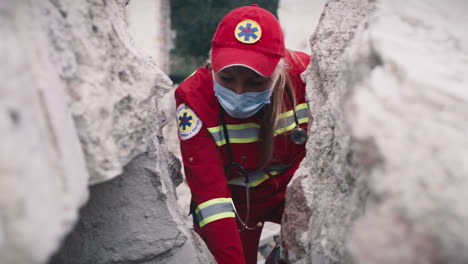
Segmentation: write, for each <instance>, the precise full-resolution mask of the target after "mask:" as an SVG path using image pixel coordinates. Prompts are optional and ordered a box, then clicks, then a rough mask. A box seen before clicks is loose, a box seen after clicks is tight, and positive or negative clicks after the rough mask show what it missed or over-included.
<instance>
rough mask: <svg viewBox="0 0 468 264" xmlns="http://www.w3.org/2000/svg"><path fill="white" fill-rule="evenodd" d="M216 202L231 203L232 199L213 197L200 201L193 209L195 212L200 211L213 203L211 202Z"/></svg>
mask: <svg viewBox="0 0 468 264" xmlns="http://www.w3.org/2000/svg"><path fill="white" fill-rule="evenodd" d="M218 203H231V204H232V199H231V198H215V199H211V200H208V201H206V202H204V203H201V204H200V205H199V206H197V209H195V213H198V212H200V210H201V209H203V208H205V207H207V206H210V205H213V204H218Z"/></svg>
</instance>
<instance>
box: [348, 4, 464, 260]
mask: <svg viewBox="0 0 468 264" xmlns="http://www.w3.org/2000/svg"><path fill="white" fill-rule="evenodd" d="M467 13H468V3H467V2H466V1H460V0H459V1H457V0H450V1H444V2H440V1H436V0H418V1H411V2H404V1H401V0H398V1H392V2H387V1H382V3H380V4H379V7H378V9H377V11H376V13H375V17H374V18H373V19H372V20H371V21H370V23H369V24H370V26H369V28H368V30H367V31H366V32H365V34H362V35H361V36H360V37H359V38H357V39H356V42H355V43H354V45H353V46H352V47H351V49H350V52H349V56H348V60H347V63H346V64H347V66H346V71H345V74H346V75H348V76H354V78H352V79H351V78H348V80H349V82H348V83H347V88H348V89H349V93H348V95H347V96H346V99H345V104H344V107H345V109H346V111H345V112H346V113H347V114H346V116H347V118H346V119H347V120H348V122H349V124H350V127H351V134H352V136H353V138H355V140H356V141H357V142H365V141H372V142H374V149H373V150H370V151H377V152H378V153H380V158H379V160H380V162H377V163H374V165H373V166H371V167H370V168H369V170H368V173H366V174H365V176H366V177H368V182H369V188H370V191H371V192H370V196H369V200H368V202H367V206H366V207H367V209H366V214H365V215H364V216H362V217H361V218H360V219H358V221H357V222H356V223H355V225H354V227H353V228H352V235H351V236H350V238H349V245H350V246H351V247H350V248H351V249H352V251H351V252H352V255H353V257H354V258H355V260H356V262H357V263H363V264H367V263H467V262H468V225H467V223H468V208H467V206H466V202H467V201H468V192H467V190H468V163H467V162H466V161H467V158H466V157H467V150H468V138H467V136H466V135H467V134H468V90H467V89H466V88H467V87H468V75H467V74H466V73H467V72H468V31H466V30H465V29H464V27H463V26H462V25H464V24H466V23H467V22H468V15H467ZM368 61H376V62H377V63H375V64H369V62H368ZM364 156H374V155H373V154H372V153H370V152H369V149H368V150H367V151H366V152H365V153H364Z"/></svg>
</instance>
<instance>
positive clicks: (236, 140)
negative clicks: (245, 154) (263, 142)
mask: <svg viewBox="0 0 468 264" xmlns="http://www.w3.org/2000/svg"><path fill="white" fill-rule="evenodd" d="M256 141H258V137H250V138H230V139H229V142H231V143H251V142H256ZM224 144H226V140H225V139H223V140H219V141H216V145H217V146H222V145H224Z"/></svg>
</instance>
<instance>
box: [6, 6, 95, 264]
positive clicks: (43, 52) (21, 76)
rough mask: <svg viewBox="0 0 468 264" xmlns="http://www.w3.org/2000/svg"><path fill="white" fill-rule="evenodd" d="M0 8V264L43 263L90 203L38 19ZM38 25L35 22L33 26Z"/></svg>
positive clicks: (33, 12) (25, 10)
mask: <svg viewBox="0 0 468 264" xmlns="http://www.w3.org/2000/svg"><path fill="white" fill-rule="evenodd" d="M37 11H38V10H37V9H34V8H33V7H32V5H30V4H26V2H25V1H13V0H12V1H1V3H0V34H1V36H2V37H1V38H2V40H1V41H0V57H1V58H2V63H1V65H0V79H1V84H0V135H1V137H2V138H1V140H0V263H2V264H13V263H15V264H16V263H18V264H25V263H42V262H44V261H45V260H46V259H47V257H48V256H49V255H50V254H51V252H52V251H53V250H55V249H56V248H57V247H58V246H59V242H60V240H61V239H62V238H63V236H64V235H65V233H66V232H68V231H69V230H70V229H71V228H72V225H73V223H74V221H75V220H76V218H77V215H78V208H79V206H80V205H82V204H83V203H84V202H85V200H86V199H87V196H88V191H87V185H88V178H89V176H88V172H87V170H86V164H85V161H84V156H83V153H82V151H81V147H80V144H79V141H78V138H77V136H76V133H77V132H76V129H75V127H74V124H73V120H72V118H71V115H70V111H69V109H68V107H67V95H66V93H65V88H64V84H63V82H62V81H61V80H60V79H59V77H58V75H57V73H56V71H55V68H54V65H53V63H52V62H51V61H50V60H49V58H48V54H47V49H46V47H47V45H48V39H47V38H46V34H44V31H43V30H42V28H41V25H40V23H38V20H37V19H38V18H40V15H39V14H38V13H37ZM39 20H40V19H39Z"/></svg>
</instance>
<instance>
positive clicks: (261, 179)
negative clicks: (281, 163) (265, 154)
mask: <svg viewBox="0 0 468 264" xmlns="http://www.w3.org/2000/svg"><path fill="white" fill-rule="evenodd" d="M268 178H270V177H269V176H268V174H263V176H262V177H261V178H260V179H258V180H256V181H254V182H252V183H249V187H255V186H257V185H259V184H260V183H262V182H264V181H266V180H268Z"/></svg>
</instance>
